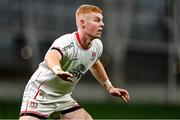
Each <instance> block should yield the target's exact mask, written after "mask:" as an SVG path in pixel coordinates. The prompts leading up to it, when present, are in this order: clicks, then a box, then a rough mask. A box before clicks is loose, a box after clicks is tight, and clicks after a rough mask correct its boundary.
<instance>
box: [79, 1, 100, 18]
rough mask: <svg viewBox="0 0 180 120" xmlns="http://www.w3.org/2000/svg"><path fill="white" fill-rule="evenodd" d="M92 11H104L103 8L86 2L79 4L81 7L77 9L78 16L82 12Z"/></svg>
mask: <svg viewBox="0 0 180 120" xmlns="http://www.w3.org/2000/svg"><path fill="white" fill-rule="evenodd" d="M91 12H95V13H102V10H101V9H100V8H99V7H97V6H95V5H88V4H84V5H81V6H79V8H78V9H77V11H76V17H77V16H78V15H80V14H86V13H91Z"/></svg>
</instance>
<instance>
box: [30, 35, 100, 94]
mask: <svg viewBox="0 0 180 120" xmlns="http://www.w3.org/2000/svg"><path fill="white" fill-rule="evenodd" d="M51 49H56V50H58V51H59V52H60V53H61V55H62V60H61V62H60V64H61V67H62V70H64V71H69V72H71V73H72V74H73V75H74V77H73V80H74V81H75V82H74V83H71V82H68V81H64V80H62V79H61V78H59V77H58V76H56V75H55V74H54V73H53V72H52V70H51V69H49V68H48V67H47V65H46V63H45V62H44V61H43V62H42V63H40V65H39V68H38V69H37V70H36V72H35V73H34V74H33V76H32V77H31V79H30V81H29V84H30V83H31V84H32V83H33V84H34V85H36V87H37V88H38V89H39V90H42V91H44V92H50V93H51V92H53V93H58V94H63V95H64V94H68V93H71V92H72V90H73V88H74V86H75V85H76V84H77V82H78V81H79V80H80V78H81V77H82V75H84V74H85V73H86V72H87V71H88V70H89V68H91V66H92V65H93V64H94V63H95V62H96V61H97V59H98V58H99V57H100V56H101V54H102V51H103V45H102V42H101V40H100V39H94V40H93V41H92V46H91V47H90V48H89V49H87V50H85V49H83V48H82V46H81V44H80V38H79V34H78V32H73V33H71V34H66V35H63V36H61V37H59V38H58V39H56V40H55V41H54V42H53V44H52V46H51V47H50V49H49V50H51Z"/></svg>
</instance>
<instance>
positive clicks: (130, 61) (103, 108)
mask: <svg viewBox="0 0 180 120" xmlns="http://www.w3.org/2000/svg"><path fill="white" fill-rule="evenodd" d="M81 4H94V5H97V6H99V7H100V8H102V10H103V15H104V23H105V30H104V33H103V36H102V42H103V44H104V53H103V55H102V57H101V61H102V62H103V64H104V66H105V69H106V71H107V73H108V75H109V77H110V80H111V81H112V83H113V84H114V85H115V86H119V87H122V88H127V89H128V91H129V93H130V96H131V102H130V103H129V104H124V103H123V101H122V100H119V98H115V97H112V96H110V95H109V94H107V92H106V91H105V90H104V89H103V88H102V87H101V86H100V84H99V83H98V82H97V81H96V80H95V79H94V78H93V76H92V75H91V74H90V72H88V73H86V75H85V76H84V77H83V78H82V80H80V82H79V84H78V85H77V87H76V88H75V90H74V92H73V94H72V95H73V97H74V98H75V99H76V100H77V101H79V102H80V104H81V105H82V106H83V107H84V108H85V109H86V110H87V111H88V112H90V114H91V115H92V116H93V117H94V118H109V119H110V118H111V119H112V118H116V119H117V118H168V119H170V118H180V115H179V113H180V87H179V86H180V81H179V75H180V62H179V61H180V1H179V0H0V15H1V16H0V118H18V115H19V109H20V104H21V98H22V95H23V90H24V87H25V85H26V83H27V81H28V80H29V78H30V77H31V75H32V73H33V72H34V71H35V70H36V69H37V67H38V64H39V63H40V62H41V61H43V58H44V55H45V53H46V51H47V50H48V48H49V47H50V45H51V44H52V42H53V41H54V40H55V39H56V38H58V37H59V36H61V35H63V34H66V33H70V32H74V31H76V25H75V16H74V15H75V11H76V9H77V8H78V6H79V5H81ZM107 108H108V109H107ZM105 113H106V114H105Z"/></svg>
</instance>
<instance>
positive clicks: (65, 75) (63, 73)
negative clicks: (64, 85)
mask: <svg viewBox="0 0 180 120" xmlns="http://www.w3.org/2000/svg"><path fill="white" fill-rule="evenodd" d="M57 76H59V77H60V78H62V79H63V80H65V81H69V82H72V83H73V82H74V80H73V79H72V77H73V75H72V74H71V73H70V72H68V71H61V72H60V73H58V74H57Z"/></svg>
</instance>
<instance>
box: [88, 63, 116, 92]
mask: <svg viewBox="0 0 180 120" xmlns="http://www.w3.org/2000/svg"><path fill="white" fill-rule="evenodd" d="M90 71H91V73H92V74H93V76H94V77H95V78H96V80H98V81H99V82H100V84H101V85H102V86H103V87H105V88H106V89H107V90H109V89H110V88H112V87H113V86H112V84H111V82H110V81H109V78H108V76H107V73H106V71H105V69H104V67H103V65H102V63H101V62H100V60H98V61H96V63H95V64H94V65H93V66H92V68H91V69H90Z"/></svg>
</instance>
